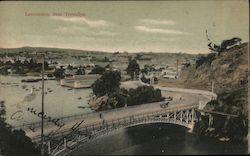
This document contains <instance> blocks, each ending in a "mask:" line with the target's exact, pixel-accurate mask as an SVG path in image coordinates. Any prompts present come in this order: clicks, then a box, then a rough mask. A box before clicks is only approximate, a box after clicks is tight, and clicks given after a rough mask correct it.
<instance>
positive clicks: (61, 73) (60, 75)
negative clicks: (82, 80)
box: [53, 68, 65, 79]
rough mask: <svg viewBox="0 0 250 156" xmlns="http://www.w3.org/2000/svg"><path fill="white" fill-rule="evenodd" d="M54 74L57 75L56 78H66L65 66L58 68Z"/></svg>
mask: <svg viewBox="0 0 250 156" xmlns="http://www.w3.org/2000/svg"><path fill="white" fill-rule="evenodd" d="M53 75H54V76H55V77H56V78H60V79H62V78H64V77H65V73H64V69H63V68H60V69H56V70H55V71H54V73H53Z"/></svg>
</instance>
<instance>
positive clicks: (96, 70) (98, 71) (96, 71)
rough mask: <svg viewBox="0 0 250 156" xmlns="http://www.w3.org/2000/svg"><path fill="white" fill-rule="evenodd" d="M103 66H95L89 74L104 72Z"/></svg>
mask: <svg viewBox="0 0 250 156" xmlns="http://www.w3.org/2000/svg"><path fill="white" fill-rule="evenodd" d="M105 70H106V69H105V68H104V67H101V66H98V65H97V66H95V67H94V68H93V69H92V71H91V72H90V74H100V75H102V74H103V73H104V72H105Z"/></svg>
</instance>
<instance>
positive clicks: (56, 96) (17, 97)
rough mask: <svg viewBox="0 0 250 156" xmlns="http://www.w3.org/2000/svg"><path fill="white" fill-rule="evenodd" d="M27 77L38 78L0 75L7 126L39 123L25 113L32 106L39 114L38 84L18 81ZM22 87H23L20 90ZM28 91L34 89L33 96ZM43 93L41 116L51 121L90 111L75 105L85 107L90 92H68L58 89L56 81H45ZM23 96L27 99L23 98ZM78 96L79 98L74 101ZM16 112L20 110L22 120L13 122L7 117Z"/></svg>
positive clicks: (1, 95) (30, 114)
mask: <svg viewBox="0 0 250 156" xmlns="http://www.w3.org/2000/svg"><path fill="white" fill-rule="evenodd" d="M27 78H38V77H30V76H29V77H23V76H0V101H1V100H4V101H5V106H6V119H7V120H6V121H7V122H8V123H10V124H11V125H21V124H23V123H29V122H37V121H40V120H41V119H40V118H39V117H37V116H35V115H34V114H32V113H30V112H28V111H27V108H28V107H32V108H34V109H36V110H38V111H37V112H40V111H41V100H42V96H41V86H42V84H41V82H35V83H23V82H21V80H22V79H27ZM6 83H9V84H6ZM25 86H26V88H23V87H25ZM31 88H34V89H33V92H34V95H31V96H30V95H29V94H30V93H31ZM50 90H51V92H50ZM45 92H46V94H45V101H44V103H45V114H46V115H48V116H51V117H52V118H57V117H64V116H70V115H76V114H83V113H88V112H92V110H91V109H90V108H85V109H80V108H78V106H88V100H89V99H90V95H91V93H92V90H91V89H73V90H68V88H67V87H62V86H60V84H59V81H56V80H48V81H45ZM27 96H30V97H29V98H27ZM79 97H81V99H78V98H79ZM16 111H22V112H23V113H22V117H21V118H20V119H15V120H12V119H10V117H11V115H12V114H13V113H15V112H16ZM20 114H21V113H20ZM20 114H18V115H20Z"/></svg>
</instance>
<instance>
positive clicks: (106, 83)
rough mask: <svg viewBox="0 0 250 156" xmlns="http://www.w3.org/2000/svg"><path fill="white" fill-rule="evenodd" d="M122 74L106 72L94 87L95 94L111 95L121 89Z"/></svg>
mask: <svg viewBox="0 0 250 156" xmlns="http://www.w3.org/2000/svg"><path fill="white" fill-rule="evenodd" d="M120 81H121V73H120V72H118V71H106V72H104V74H103V75H102V76H101V78H99V79H97V80H96V81H95V82H94V84H93V85H92V89H93V92H94V94H95V95H96V96H103V95H105V94H107V95H110V94H111V93H113V92H114V91H116V90H118V89H119V86H120Z"/></svg>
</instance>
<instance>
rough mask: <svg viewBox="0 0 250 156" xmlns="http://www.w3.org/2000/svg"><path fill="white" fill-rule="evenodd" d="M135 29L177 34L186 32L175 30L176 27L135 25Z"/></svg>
mask: <svg viewBox="0 0 250 156" xmlns="http://www.w3.org/2000/svg"><path fill="white" fill-rule="evenodd" d="M135 29H136V30H137V31H141V32H146V33H158V34H175V35H182V34H186V33H185V32H182V31H178V30H174V29H159V28H149V27H146V26H135Z"/></svg>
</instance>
